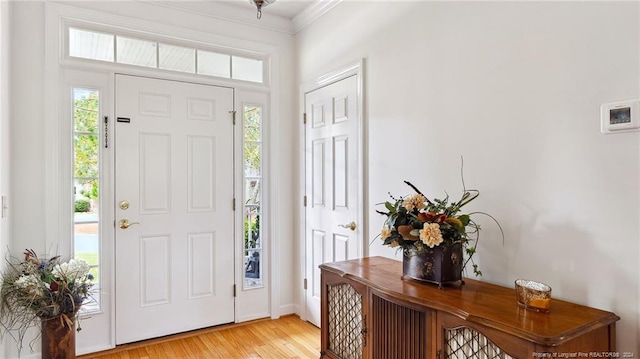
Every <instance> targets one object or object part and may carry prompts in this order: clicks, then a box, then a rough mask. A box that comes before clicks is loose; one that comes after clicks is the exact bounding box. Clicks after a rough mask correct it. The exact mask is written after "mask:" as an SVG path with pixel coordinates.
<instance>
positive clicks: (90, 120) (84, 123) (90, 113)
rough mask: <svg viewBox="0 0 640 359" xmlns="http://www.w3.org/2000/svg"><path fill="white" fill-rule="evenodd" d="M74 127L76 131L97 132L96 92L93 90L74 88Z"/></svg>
mask: <svg viewBox="0 0 640 359" xmlns="http://www.w3.org/2000/svg"><path fill="white" fill-rule="evenodd" d="M73 97H74V98H75V106H74V112H73V119H74V121H73V122H74V127H75V130H76V131H78V132H91V133H97V132H98V93H97V91H93V90H86V89H74V90H73Z"/></svg>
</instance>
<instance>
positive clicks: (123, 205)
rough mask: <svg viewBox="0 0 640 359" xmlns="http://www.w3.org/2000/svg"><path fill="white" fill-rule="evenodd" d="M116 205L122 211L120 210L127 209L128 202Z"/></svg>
mask: <svg viewBox="0 0 640 359" xmlns="http://www.w3.org/2000/svg"><path fill="white" fill-rule="evenodd" d="M118 205H119V206H120V209H122V210H127V209H129V202H127V201H120V203H119V204H118Z"/></svg>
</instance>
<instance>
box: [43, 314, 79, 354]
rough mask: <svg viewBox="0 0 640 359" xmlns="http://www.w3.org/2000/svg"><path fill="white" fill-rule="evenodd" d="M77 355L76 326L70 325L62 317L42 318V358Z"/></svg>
mask: <svg viewBox="0 0 640 359" xmlns="http://www.w3.org/2000/svg"><path fill="white" fill-rule="evenodd" d="M75 357H76V331H75V326H73V327H71V328H70V327H68V326H67V325H66V324H65V323H64V321H63V320H62V318H61V317H55V318H47V319H43V320H42V359H72V358H75Z"/></svg>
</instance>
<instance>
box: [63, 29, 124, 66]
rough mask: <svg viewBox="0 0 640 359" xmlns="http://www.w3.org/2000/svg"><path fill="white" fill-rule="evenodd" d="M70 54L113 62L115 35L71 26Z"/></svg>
mask: <svg viewBox="0 0 640 359" xmlns="http://www.w3.org/2000/svg"><path fill="white" fill-rule="evenodd" d="M69 56H73V57H81V58H85V59H92V60H99V61H109V62H113V35H108V34H101V33H98V32H93V31H87V30H79V29H73V28H69Z"/></svg>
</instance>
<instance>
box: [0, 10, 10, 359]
mask: <svg viewBox="0 0 640 359" xmlns="http://www.w3.org/2000/svg"><path fill="white" fill-rule="evenodd" d="M9 11H10V6H9V3H8V2H6V1H2V2H0V196H7V195H8V194H9V104H10V103H11V101H10V92H9V77H10V76H9V74H10V72H9V57H10V56H9V43H10V39H11V37H10V35H9V34H10V27H9ZM0 206H1V205H0ZM0 211H2V208H0ZM6 215H8V213H6ZM8 224H9V221H8V218H7V217H3V216H0V259H1V258H4V257H5V253H6V248H7V246H8V245H9V238H8V234H9V226H8ZM0 270H4V261H2V262H1V263H0ZM4 346H5V342H4V341H3V342H2V343H0V353H4Z"/></svg>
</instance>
